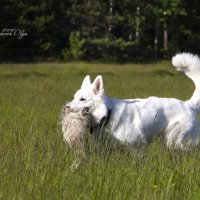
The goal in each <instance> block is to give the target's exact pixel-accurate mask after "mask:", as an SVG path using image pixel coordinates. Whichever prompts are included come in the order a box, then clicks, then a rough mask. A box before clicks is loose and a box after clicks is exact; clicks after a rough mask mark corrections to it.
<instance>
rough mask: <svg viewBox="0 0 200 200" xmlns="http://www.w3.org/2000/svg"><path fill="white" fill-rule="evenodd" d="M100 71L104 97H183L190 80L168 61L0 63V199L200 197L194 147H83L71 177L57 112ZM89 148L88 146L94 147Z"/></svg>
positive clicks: (199, 151)
mask: <svg viewBox="0 0 200 200" xmlns="http://www.w3.org/2000/svg"><path fill="white" fill-rule="evenodd" d="M87 74H90V75H91V76H92V78H95V76H96V75H98V74H102V75H103V78H104V85H105V89H106V93H107V95H108V96H112V97H117V98H136V97H141V98H143V97H147V96H151V95H152V96H161V97H175V98H180V99H188V98H190V96H191V95H192V92H193V90H194V86H193V83H192V82H191V81H190V80H189V79H188V78H187V77H185V76H184V75H183V74H180V73H178V72H176V71H175V69H174V68H173V67H172V66H171V64H170V63H169V62H160V63H156V64H145V65H142V64H137V65H134V64H130V65H113V64H91V63H90V64H88V63H69V64H56V63H50V64H26V65H24V64H5V65H4V64H1V65H0V199H24V200H29V199H30V200H31V199H42V200H43V199H48V200H49V199H53V200H54V199H59V200H60V199H69V200H74V199H84V200H88V199H95V200H96V199H102V200H107V199H113V200H118V199H147V200H153V199H158V200H162V199H167V200H170V199H171V200H175V199H177V200H184V199H187V200H188V199H191V200H195V199H200V167H199V166H200V147H199V146H198V147H196V148H195V149H193V150H191V151H189V152H180V151H172V150H168V149H166V147H165V144H164V143H162V142H161V141H159V139H156V140H155V141H153V143H152V144H150V145H149V146H147V147H146V148H143V149H140V150H134V151H133V150H130V149H128V148H126V147H124V148H123V149H122V148H120V149H116V148H113V150H112V151H111V152H110V151H108V149H107V148H104V145H102V146H100V147H99V149H96V148H94V147H92V145H91V148H90V149H89V152H90V154H89V156H88V160H87V161H86V162H85V163H83V164H82V165H81V166H80V168H79V169H78V170H77V171H75V172H74V173H72V172H71V171H70V169H69V167H70V165H71V163H72V162H73V159H74V158H73V155H71V153H70V152H69V151H67V148H66V146H65V144H64V142H63V139H62V134H61V126H60V124H59V122H60V117H59V113H60V110H61V108H62V106H63V105H64V104H65V102H67V101H69V100H70V99H72V98H73V94H74V92H75V91H76V90H77V89H78V88H79V87H80V84H81V81H82V79H83V78H84V76H85V75H87ZM93 148H94V149H93Z"/></svg>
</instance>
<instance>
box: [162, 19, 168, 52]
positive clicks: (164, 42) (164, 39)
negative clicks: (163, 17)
mask: <svg viewBox="0 0 200 200" xmlns="http://www.w3.org/2000/svg"><path fill="white" fill-rule="evenodd" d="M163 28H164V30H163V48H164V50H167V48H168V30H167V23H166V21H164V25H163Z"/></svg>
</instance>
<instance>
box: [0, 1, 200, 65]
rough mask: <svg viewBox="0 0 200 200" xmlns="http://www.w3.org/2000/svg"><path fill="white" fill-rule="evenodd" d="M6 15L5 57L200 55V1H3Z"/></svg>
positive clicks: (2, 22) (1, 53)
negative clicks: (180, 53)
mask: <svg viewBox="0 0 200 200" xmlns="http://www.w3.org/2000/svg"><path fill="white" fill-rule="evenodd" d="M0 13H1V17H0V28H1V29H0V42H1V45H0V60H1V61H4V60H13V61H15V60H20V61H21V60H23V61H26V60H27V61H32V60H42V59H47V60H73V59H81V60H101V61H114V62H134V61H145V60H153V59H160V58H168V57H170V56H171V55H173V54H174V53H176V52H179V51H190V52H193V53H197V54H199V53H200V1H199V0H149V1H145V0H123V1H121V0H56V1H55V0H29V1H28V0H1V2H0Z"/></svg>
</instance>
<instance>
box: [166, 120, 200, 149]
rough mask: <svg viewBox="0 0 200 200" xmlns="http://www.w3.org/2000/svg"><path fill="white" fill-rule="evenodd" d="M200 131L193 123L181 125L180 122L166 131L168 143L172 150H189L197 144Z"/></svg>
mask: <svg viewBox="0 0 200 200" xmlns="http://www.w3.org/2000/svg"><path fill="white" fill-rule="evenodd" d="M198 131H199V129H198V128H197V127H196V126H194V125H193V124H191V123H185V124H182V125H180V123H179V122H176V123H173V124H171V125H170V126H168V128H167V130H166V142H167V146H168V147H170V148H177V149H182V150H184V149H188V148H189V147H190V146H192V145H194V144H196V143H197V135H198Z"/></svg>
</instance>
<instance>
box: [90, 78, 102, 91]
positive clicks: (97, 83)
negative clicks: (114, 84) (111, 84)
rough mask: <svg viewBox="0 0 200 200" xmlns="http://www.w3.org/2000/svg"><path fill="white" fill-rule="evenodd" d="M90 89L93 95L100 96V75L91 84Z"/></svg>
mask: <svg viewBox="0 0 200 200" xmlns="http://www.w3.org/2000/svg"><path fill="white" fill-rule="evenodd" d="M92 88H93V90H94V92H95V94H102V93H103V92H104V88H103V79H102V76H101V75H99V76H97V77H96V78H95V80H94V82H93V83H92Z"/></svg>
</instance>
